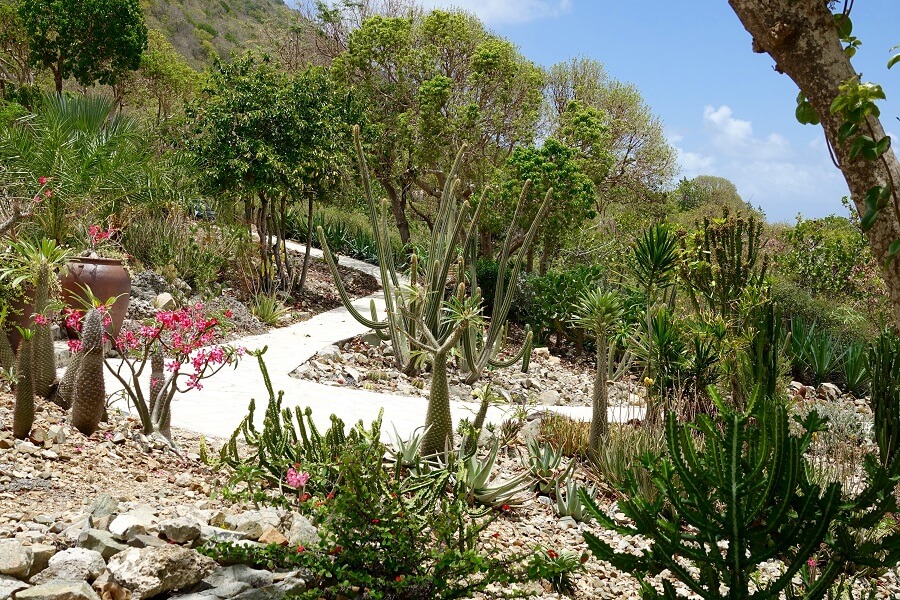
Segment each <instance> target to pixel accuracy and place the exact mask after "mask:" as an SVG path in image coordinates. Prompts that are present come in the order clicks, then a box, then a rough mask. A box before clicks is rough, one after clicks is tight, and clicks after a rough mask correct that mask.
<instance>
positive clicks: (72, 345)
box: [69, 340, 81, 352]
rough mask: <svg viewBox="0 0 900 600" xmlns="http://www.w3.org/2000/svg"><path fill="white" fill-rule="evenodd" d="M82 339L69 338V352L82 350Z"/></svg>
mask: <svg viewBox="0 0 900 600" xmlns="http://www.w3.org/2000/svg"><path fill="white" fill-rule="evenodd" d="M80 351H81V340H69V352H80Z"/></svg>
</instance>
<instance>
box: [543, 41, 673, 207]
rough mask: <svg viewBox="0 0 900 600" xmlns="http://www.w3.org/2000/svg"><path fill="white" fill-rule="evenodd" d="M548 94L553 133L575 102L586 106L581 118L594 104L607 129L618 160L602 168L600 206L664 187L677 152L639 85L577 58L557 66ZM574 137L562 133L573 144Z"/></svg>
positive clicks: (548, 117)
mask: <svg viewBox="0 0 900 600" xmlns="http://www.w3.org/2000/svg"><path fill="white" fill-rule="evenodd" d="M545 95H546V97H547V103H546V107H545V109H546V112H547V114H546V121H547V125H548V128H549V130H550V133H551V134H552V135H560V134H559V133H557V132H558V131H559V130H560V129H562V130H564V131H565V129H566V126H567V120H569V119H571V115H569V114H568V113H569V112H570V110H571V103H572V101H573V100H574V101H578V103H579V105H580V107H578V108H577V113H580V118H584V110H585V108H586V107H590V108H591V109H593V111H594V112H593V113H592V114H591V115H590V118H591V120H593V121H596V122H597V125H593V126H592V128H594V129H596V128H597V127H598V126H600V125H602V126H603V127H604V128H605V133H604V135H605V137H606V138H607V139H608V140H609V142H608V149H607V152H609V154H610V155H611V156H612V160H611V162H610V164H609V165H608V166H605V168H602V169H601V170H600V171H599V172H598V174H602V175H603V177H602V178H600V179H599V180H598V181H597V185H598V192H599V194H598V198H599V199H600V208H603V207H605V206H606V205H607V204H609V203H610V202H613V201H621V200H626V201H634V200H636V199H642V198H644V197H646V196H647V194H648V192H654V191H659V190H661V189H662V188H663V187H664V186H665V185H666V184H667V183H668V182H669V180H670V179H671V178H672V176H673V175H674V174H675V169H676V164H675V151H674V150H673V149H672V147H671V146H669V144H668V143H667V142H666V137H665V134H664V132H663V126H662V123H661V122H660V120H659V119H658V118H657V117H655V116H654V115H653V113H652V112H651V111H650V107H648V106H647V104H646V103H645V102H644V100H643V98H641V95H640V92H638V90H637V88H635V87H634V86H633V85H631V84H627V83H623V82H621V81H617V80H615V79H612V78H611V77H610V76H609V75H608V74H607V73H606V70H605V69H604V68H603V65H602V64H601V63H600V62H598V61H596V60H591V59H588V58H575V59H572V60H570V61H568V62H563V63H557V64H555V65H553V66H552V67H550V73H549V75H548V80H547V89H546V93H545ZM569 127H571V123H570V124H569ZM595 135H596V134H595ZM570 136H571V134H569V135H566V134H565V133H563V134H562V135H561V136H560V137H562V138H563V139H566V140H567V142H568V143H572V141H571V140H570V139H568V138H569V137H570Z"/></svg>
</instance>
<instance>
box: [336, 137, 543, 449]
mask: <svg viewBox="0 0 900 600" xmlns="http://www.w3.org/2000/svg"><path fill="white" fill-rule="evenodd" d="M354 141H355V142H356V152H357V157H358V159H359V165H360V173H361V175H362V183H363V189H364V191H365V195H366V200H367V201H368V204H369V219H370V222H371V225H372V230H373V232H374V234H375V244H376V249H377V251H378V260H379V267H380V269H381V285H382V287H383V288H384V301H385V308H386V318H385V319H384V320H379V319H378V315H377V312H376V310H375V305H374V302H373V303H372V307H371V313H372V314H371V317H366V316H364V315H363V314H362V313H361V312H360V311H358V310H357V309H356V308H355V307H354V306H353V305H352V303H351V301H350V298H349V296H348V295H347V292H346V290H345V289H344V285H343V282H342V281H341V278H340V274H339V273H338V270H337V265H336V263H335V260H334V256H333V255H332V253H331V249H330V248H329V247H328V244H327V242H326V241H325V235H324V233H323V232H322V231H320V232H319V239H320V240H321V241H322V250H323V252H324V254H325V260H326V262H327V263H328V266H329V268H330V269H331V272H332V275H333V276H334V280H335V285H336V286H337V289H338V293H339V294H340V296H341V299H342V300H343V302H344V305H345V306H346V307H347V310H348V311H349V312H350V314H351V315H353V317H354V318H355V319H356V320H357V321H359V322H360V323H361V324H363V325H365V326H366V327H369V328H371V329H373V330H375V331H376V332H377V333H378V334H379V336H381V337H382V339H386V340H388V339H389V340H390V341H391V344H392V346H393V349H394V357H395V361H396V364H397V368H398V369H400V370H402V371H403V372H405V373H407V374H413V373H416V372H417V371H419V370H420V369H421V367H422V365H423V364H424V362H425V361H423V360H421V359H422V357H423V353H424V354H425V355H429V356H430V358H431V365H432V371H433V375H432V382H431V391H430V396H429V398H430V400H429V405H428V416H427V418H426V427H427V433H426V434H425V439H424V440H423V448H422V451H423V453H425V454H431V453H437V452H442V451H444V450H445V448H446V442H447V440H449V439H450V436H451V435H452V422H451V419H450V403H449V388H448V385H447V357H448V354H449V353H450V351H451V350H453V349H454V348H459V349H460V350H461V352H462V355H463V357H464V360H465V365H466V367H467V368H468V377H467V381H468V382H469V383H474V382H475V381H476V380H478V378H479V377H481V374H482V373H483V371H484V369H485V368H486V367H487V366H488V365H491V366H497V367H507V366H511V365H513V364H516V363H517V362H519V361H521V364H522V370H523V371H524V370H527V368H528V361H529V357H530V353H531V332H530V331H529V332H528V333H527V335H526V341H525V344H524V345H523V346H522V348H521V349H520V351H519V352H518V353H516V355H515V356H513V357H511V358H509V359H507V360H499V359H498V355H499V354H500V353H501V351H502V350H503V347H504V344H505V338H506V330H507V324H506V319H507V315H508V314H509V308H510V305H511V304H512V299H513V295H514V292H515V281H516V280H517V278H518V275H519V272H520V270H521V267H522V261H521V260H517V259H516V257H514V256H513V254H514V251H513V246H514V242H515V241H516V240H517V239H518V236H517V235H516V232H515V227H516V224H517V223H518V222H519V220H520V217H521V216H522V211H523V210H524V208H523V205H524V198H525V197H526V194H527V190H528V187H529V185H530V184H529V183H528V182H526V183H525V185H524V186H523V190H522V195H521V196H520V198H519V202H518V204H517V206H516V210H515V215H514V217H513V219H512V221H511V224H510V227H509V231H507V234H506V241H505V243H504V245H503V251H502V252H501V254H500V264H499V269H500V273H506V272H507V271H508V270H509V272H510V277H509V278H508V279H507V278H506V277H500V278H498V282H497V291H496V296H495V302H494V308H493V312H492V313H491V315H490V319H484V318H483V316H482V315H481V310H482V308H481V291H480V289H479V288H478V284H477V281H476V280H475V264H474V256H475V252H474V247H475V243H476V239H477V235H476V233H477V232H476V229H477V223H478V219H479V215H480V211H481V209H482V207H483V206H484V202H479V203H478V205H477V206H476V208H475V209H474V210H472V208H471V206H470V205H469V203H468V202H467V201H463V202H460V200H459V186H460V180H459V178H458V177H457V173H458V170H459V165H460V162H461V160H462V157H463V154H464V152H465V147H463V148H462V149H461V150H460V152H459V153H458V154H457V156H456V160H455V161H454V163H453V167H452V168H451V170H450V174H449V176H448V177H447V179H446V183H445V185H444V189H443V192H442V194H441V199H440V202H439V204H438V214H437V216H436V218H435V221H434V228H433V230H432V236H431V241H430V244H429V246H428V250H427V253H426V254H425V256H423V257H419V256H416V255H413V256H412V257H411V260H410V281H409V284H408V285H402V284H401V277H400V275H399V274H398V269H397V266H396V265H395V263H394V256H393V252H392V250H391V246H390V239H389V236H388V216H387V204H386V203H384V202H383V203H381V205H380V206H379V205H378V204H377V203H376V201H375V198H374V196H373V195H372V187H371V180H370V178H369V171H368V167H367V165H366V160H365V156H364V155H363V150H362V144H361V142H360V138H359V129H358V128H355V129H354ZM551 194H552V191H548V192H547V195H546V197H545V198H544V201H543V203H542V204H541V206H540V208H539V209H538V211H537V213H536V214H535V216H534V219H533V221H532V222H531V225H530V227H529V228H528V230H527V231H526V232H525V234H524V238H522V244H521V245H520V246H519V250H518V251H519V252H523V251H527V249H528V248H529V247H530V246H531V244H532V243H533V241H534V238H535V236H536V235H537V231H538V229H539V225H540V223H541V221H542V220H543V217H544V216H545V215H546V212H547V209H548V207H549V204H550V198H551ZM451 273H455V274H456V278H457V279H458V280H460V281H458V283H457V285H455V286H454V285H453V281H451ZM466 275H468V284H467V282H466V281H462V280H463V279H464V278H465V276H466Z"/></svg>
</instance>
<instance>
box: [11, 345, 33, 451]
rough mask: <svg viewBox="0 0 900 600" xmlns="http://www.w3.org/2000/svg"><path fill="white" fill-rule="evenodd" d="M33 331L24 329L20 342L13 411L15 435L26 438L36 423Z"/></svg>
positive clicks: (21, 438)
mask: <svg viewBox="0 0 900 600" xmlns="http://www.w3.org/2000/svg"><path fill="white" fill-rule="evenodd" d="M31 344H32V331H31V330H30V329H25V330H22V341H21V342H19V361H18V365H17V367H16V374H17V375H18V377H19V380H18V382H16V408H15V412H14V413H13V436H15V437H16V438H18V439H20V440H24V439H25V438H27V437H28V434H30V433H31V426H32V425H33V424H34V378H33V372H32V370H31V361H32V355H31Z"/></svg>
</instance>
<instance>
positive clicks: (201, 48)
mask: <svg viewBox="0 0 900 600" xmlns="http://www.w3.org/2000/svg"><path fill="white" fill-rule="evenodd" d="M141 6H142V8H143V9H144V15H145V16H146V19H147V27H148V28H149V29H158V30H160V31H162V32H163V33H165V35H166V37H167V38H168V39H169V41H170V42H171V43H172V45H173V46H174V47H175V49H176V50H178V52H179V53H180V54H182V55H183V56H184V57H185V58H186V59H187V60H188V62H189V63H190V64H191V65H192V66H194V67H196V68H201V67H203V66H206V65H209V64H211V63H212V61H213V60H214V59H215V58H216V57H220V58H223V59H228V58H229V57H230V56H231V55H232V54H233V53H238V54H240V53H243V52H244V51H246V50H268V49H270V48H271V47H272V45H273V44H272V37H273V34H274V33H275V32H277V31H283V30H286V29H287V28H288V24H289V23H290V21H291V19H293V18H295V16H296V14H297V13H296V12H295V11H293V10H291V9H290V8H288V7H287V6H286V5H285V4H284V3H283V2H280V1H279V0H181V1H178V2H175V1H172V0H142V1H141Z"/></svg>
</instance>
